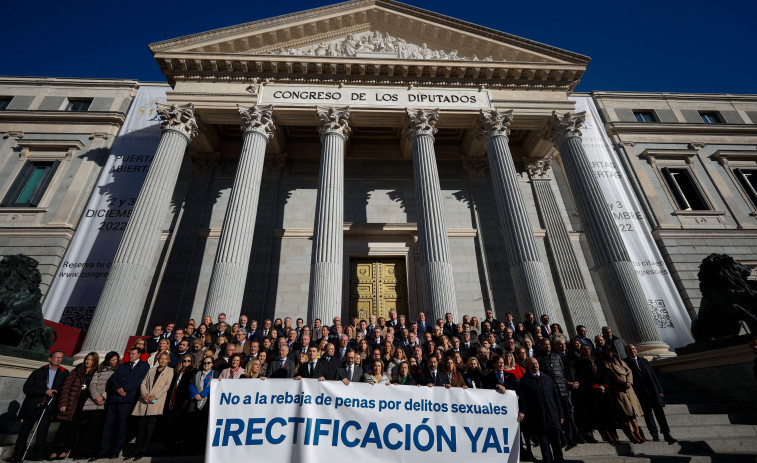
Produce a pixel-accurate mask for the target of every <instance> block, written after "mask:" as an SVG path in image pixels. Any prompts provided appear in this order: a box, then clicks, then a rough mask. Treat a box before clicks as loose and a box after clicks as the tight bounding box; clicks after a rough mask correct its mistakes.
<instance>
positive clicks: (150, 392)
mask: <svg viewBox="0 0 757 463" xmlns="http://www.w3.org/2000/svg"><path fill="white" fill-rule="evenodd" d="M170 360H171V355H170V354H169V353H168V352H161V353H160V354H159V356H158V365H157V366H156V367H155V368H151V369H150V371H148V372H147V376H145V379H144V380H143V381H142V385H141V386H140V387H139V395H140V397H139V400H138V401H137V405H136V406H135V407H134V411H133V412H132V413H131V414H132V415H133V416H136V417H138V418H137V441H136V449H135V452H134V454H133V455H132V456H133V457H134V459H135V460H138V459H140V458H142V457H143V456H144V454H145V452H146V451H147V447H148V446H149V445H150V439H151V438H152V432H153V431H154V430H155V423H156V422H157V421H158V416H160V415H162V414H163V409H164V408H165V404H166V394H167V393H168V389H169V388H170V387H171V382H172V381H173V374H174V371H173V369H171V368H169V367H168V362H169V361H170Z"/></svg>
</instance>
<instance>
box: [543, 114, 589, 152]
mask: <svg viewBox="0 0 757 463" xmlns="http://www.w3.org/2000/svg"><path fill="white" fill-rule="evenodd" d="M585 119H586V113H565V114H563V115H562V116H560V115H558V114H557V111H552V119H551V120H550V121H549V125H548V126H547V130H546V131H545V132H544V133H542V138H544V139H545V140H547V141H550V142H552V144H553V145H555V146H556V147H557V146H560V144H561V143H562V142H563V141H565V140H567V139H568V138H580V137H581V130H580V127H581V124H583V123H584V120H585Z"/></svg>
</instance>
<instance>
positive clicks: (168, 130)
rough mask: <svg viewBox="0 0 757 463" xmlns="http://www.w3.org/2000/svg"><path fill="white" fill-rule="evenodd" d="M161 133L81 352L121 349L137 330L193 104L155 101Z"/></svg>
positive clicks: (191, 128)
mask: <svg viewBox="0 0 757 463" xmlns="http://www.w3.org/2000/svg"><path fill="white" fill-rule="evenodd" d="M157 106H158V115H159V116H160V118H161V124H160V125H161V128H162V129H163V135H162V137H161V139H160V145H158V150H157V151H156V152H155V158H154V160H153V162H152V164H151V165H150V170H149V171H148V172H147V176H146V178H145V182H144V184H143V185H142V190H141V191H140V192H139V197H138V198H137V202H136V204H135V205H134V209H133V211H132V215H131V217H130V219H129V224H128V225H127V227H126V231H125V232H124V235H123V237H122V238H121V243H120V244H119V246H118V251H116V256H115V257H114V258H113V265H112V266H111V268H110V273H109V275H108V280H107V281H106V282H105V287H104V288H103V292H102V294H101V296H100V301H99V302H98V303H97V309H96V310H95V315H94V317H92V323H91V324H90V325H89V331H88V332H87V337H86V339H85V340H84V345H83V346H82V350H81V352H85V353H86V352H90V351H96V352H101V353H106V352H108V351H112V350H114V351H116V352H123V349H124V346H125V345H126V342H127V341H128V340H129V336H132V335H134V334H137V333H136V330H137V327H138V325H139V322H140V319H141V317H142V311H143V308H144V304H145V297H146V296H147V291H148V289H149V281H150V279H151V278H152V274H151V272H150V270H151V268H152V264H153V262H154V261H155V253H156V252H157V250H158V246H159V245H160V234H161V233H162V231H163V223H164V221H165V218H166V214H167V213H168V208H169V206H170V203H171V196H172V194H173V191H174V188H175V187H176V180H177V178H178V176H179V169H180V168H181V163H182V160H183V158H184V152H185V151H186V148H187V144H188V143H189V141H190V140H191V138H192V137H193V136H195V135H196V134H197V123H196V121H195V118H194V106H193V105H192V104H191V103H189V104H186V105H175V104H173V105H167V104H160V103H158V104H157Z"/></svg>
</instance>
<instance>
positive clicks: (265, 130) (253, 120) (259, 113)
mask: <svg viewBox="0 0 757 463" xmlns="http://www.w3.org/2000/svg"><path fill="white" fill-rule="evenodd" d="M237 109H238V111H239V117H240V118H242V132H257V133H259V134H261V135H263V136H264V137H266V138H267V139H269V140H270V139H272V138H273V136H274V135H275V134H274V130H276V126H275V125H274V123H273V106H272V105H253V106H250V107H245V106H242V105H237Z"/></svg>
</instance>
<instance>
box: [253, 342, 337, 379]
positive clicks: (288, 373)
mask: <svg viewBox="0 0 757 463" xmlns="http://www.w3.org/2000/svg"><path fill="white" fill-rule="evenodd" d="M329 345H330V346H331V351H332V353H333V351H334V345H333V344H329ZM296 370H297V368H296V366H295V364H294V360H292V359H290V358H289V346H287V344H286V343H282V344H280V345H279V358H277V359H273V360H271V363H270V365H268V371H267V372H266V376H267V377H269V378H294V375H295V374H296Z"/></svg>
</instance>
